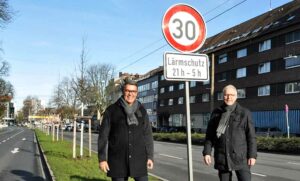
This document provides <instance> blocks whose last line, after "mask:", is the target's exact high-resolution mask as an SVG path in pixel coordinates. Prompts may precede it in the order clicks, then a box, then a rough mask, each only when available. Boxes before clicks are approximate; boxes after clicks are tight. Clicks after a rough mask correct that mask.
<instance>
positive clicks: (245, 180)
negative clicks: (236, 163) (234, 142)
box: [219, 168, 251, 181]
mask: <svg viewBox="0 0 300 181" xmlns="http://www.w3.org/2000/svg"><path fill="white" fill-rule="evenodd" d="M235 174H236V176H237V179H238V181H251V172H250V169H249V168H244V169H241V170H235ZM219 178H220V181H232V171H224V170H219Z"/></svg>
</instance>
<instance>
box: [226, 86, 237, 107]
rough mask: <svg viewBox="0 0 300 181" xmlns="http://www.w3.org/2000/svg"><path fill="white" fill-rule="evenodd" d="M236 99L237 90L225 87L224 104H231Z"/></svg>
mask: <svg viewBox="0 0 300 181" xmlns="http://www.w3.org/2000/svg"><path fill="white" fill-rule="evenodd" d="M236 99H237V92H236V90H235V89H233V88H230V87H229V88H227V89H226V90H225V91H224V102H225V104H226V105H228V106H231V105H233V104H234V103H235V101H236Z"/></svg>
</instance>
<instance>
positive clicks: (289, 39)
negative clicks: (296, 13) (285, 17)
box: [285, 30, 300, 44]
mask: <svg viewBox="0 0 300 181" xmlns="http://www.w3.org/2000/svg"><path fill="white" fill-rule="evenodd" d="M297 41H300V30H297V31H294V32H291V33H288V34H286V35H285V43H286V44H289V43H294V42H297Z"/></svg>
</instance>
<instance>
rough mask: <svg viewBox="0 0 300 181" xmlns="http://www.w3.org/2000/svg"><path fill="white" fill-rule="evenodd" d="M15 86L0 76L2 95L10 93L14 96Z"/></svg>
mask: <svg viewBox="0 0 300 181" xmlns="http://www.w3.org/2000/svg"><path fill="white" fill-rule="evenodd" d="M14 92H15V91H14V87H13V85H12V84H11V83H10V82H9V81H5V80H4V79H2V78H0V96H4V95H10V96H12V97H13V96H14Z"/></svg>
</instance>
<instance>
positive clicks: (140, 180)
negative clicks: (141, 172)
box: [111, 176, 148, 181]
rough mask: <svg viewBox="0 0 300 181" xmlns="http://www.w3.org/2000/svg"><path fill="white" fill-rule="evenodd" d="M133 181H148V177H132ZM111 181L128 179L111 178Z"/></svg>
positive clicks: (126, 179) (126, 180) (125, 180)
mask: <svg viewBox="0 0 300 181" xmlns="http://www.w3.org/2000/svg"><path fill="white" fill-rule="evenodd" d="M134 180H135V181H148V176H143V177H134ZM111 181H128V177H125V178H111Z"/></svg>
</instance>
